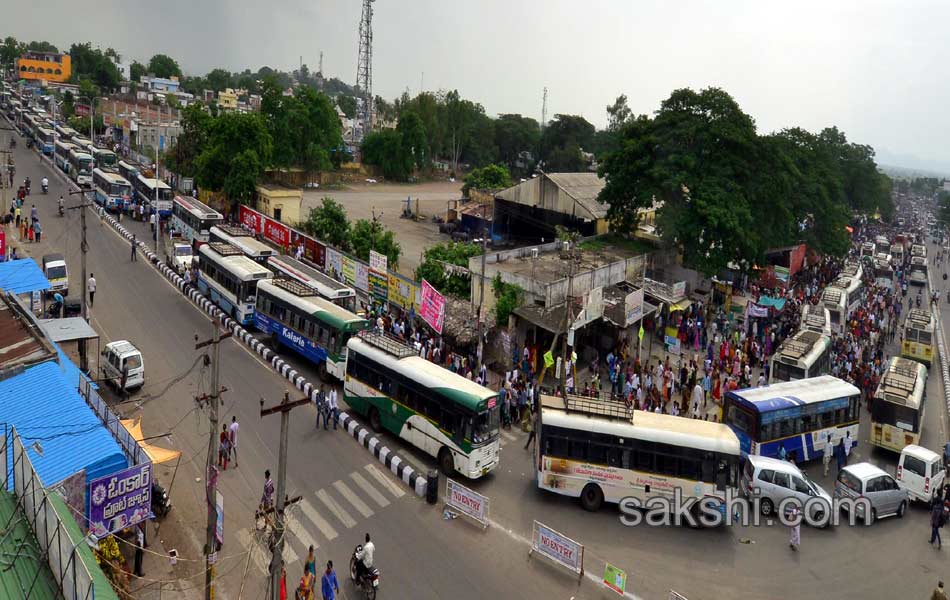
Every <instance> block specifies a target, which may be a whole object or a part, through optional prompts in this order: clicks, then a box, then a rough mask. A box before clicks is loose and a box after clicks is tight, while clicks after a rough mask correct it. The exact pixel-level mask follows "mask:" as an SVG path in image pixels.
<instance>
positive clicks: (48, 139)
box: [36, 127, 54, 156]
mask: <svg viewBox="0 0 950 600" xmlns="http://www.w3.org/2000/svg"><path fill="white" fill-rule="evenodd" d="M53 135H54V134H53V130H52V129H47V128H45V127H37V128H36V147H37V148H39V150H40V152H42V153H43V154H45V155H46V156H52V155H53V149H54V147H53Z"/></svg>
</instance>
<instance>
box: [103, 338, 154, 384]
mask: <svg viewBox="0 0 950 600" xmlns="http://www.w3.org/2000/svg"><path fill="white" fill-rule="evenodd" d="M102 358H103V360H102V369H103V371H104V372H105V375H106V378H107V379H108V380H110V381H112V383H113V384H114V385H115V387H116V389H120V388H122V375H123V372H124V373H125V374H126V377H125V387H124V389H125V390H126V391H128V390H132V389H136V388H140V387H142V385H143V384H144V383H145V363H144V362H143V361H142V353H141V352H139V350H138V348H136V347H135V346H133V345H132V343H131V342H129V341H127V340H118V341H115V342H110V343H109V344H106V348H105V350H103V351H102Z"/></svg>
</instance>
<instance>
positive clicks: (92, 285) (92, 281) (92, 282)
mask: <svg viewBox="0 0 950 600" xmlns="http://www.w3.org/2000/svg"><path fill="white" fill-rule="evenodd" d="M86 291H88V292H89V306H90V307H91V306H92V305H93V304H95V303H96V276H95V273H90V274H89V281H87V282H86Z"/></svg>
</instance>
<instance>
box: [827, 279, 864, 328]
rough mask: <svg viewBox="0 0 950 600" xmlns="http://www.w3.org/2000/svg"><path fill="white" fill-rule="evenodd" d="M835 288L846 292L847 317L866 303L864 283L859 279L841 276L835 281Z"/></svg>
mask: <svg viewBox="0 0 950 600" xmlns="http://www.w3.org/2000/svg"><path fill="white" fill-rule="evenodd" d="M834 286H835V287H837V288H840V289H842V290H844V293H845V306H847V308H848V312H847V313H846V314H847V316H848V317H849V318H850V316H851V313H853V312H854V311H855V310H857V309H858V308H859V307H860V306H861V304H862V303H863V302H864V282H863V281H862V280H861V279H860V278H858V277H847V276H841V277H838V279H836V280H835V282H834Z"/></svg>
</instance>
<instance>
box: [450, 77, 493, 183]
mask: <svg viewBox="0 0 950 600" xmlns="http://www.w3.org/2000/svg"><path fill="white" fill-rule="evenodd" d="M484 114H485V109H484V108H483V107H482V105H481V104H476V103H474V102H472V101H471V100H466V99H464V98H462V97H461V96H460V95H459V93H458V90H453V91H451V92H449V93H448V94H446V95H445V132H446V133H445V135H446V142H447V143H448V153H449V157H450V158H451V160H452V165H453V169H454V170H455V172H456V173H458V170H459V168H458V167H459V160H460V159H461V158H462V154H463V153H464V152H465V151H466V150H468V149H469V148H470V146H471V145H472V143H473V141H474V140H475V139H476V132H477V128H478V125H479V122H480V121H481V118H480V117H482V116H484Z"/></svg>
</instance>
